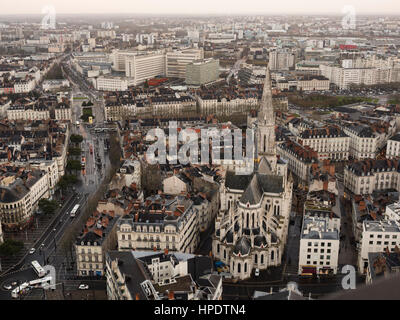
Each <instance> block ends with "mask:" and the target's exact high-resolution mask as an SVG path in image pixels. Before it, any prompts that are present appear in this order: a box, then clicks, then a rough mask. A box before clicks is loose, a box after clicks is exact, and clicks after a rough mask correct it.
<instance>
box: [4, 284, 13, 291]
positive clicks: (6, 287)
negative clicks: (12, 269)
mask: <svg viewBox="0 0 400 320" xmlns="http://www.w3.org/2000/svg"><path fill="white" fill-rule="evenodd" d="M3 288H4V289H6V290H11V289H12V286H11V285H10V284H5V285H4V286H3Z"/></svg>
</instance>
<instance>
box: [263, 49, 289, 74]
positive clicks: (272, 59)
mask: <svg viewBox="0 0 400 320" xmlns="http://www.w3.org/2000/svg"><path fill="white" fill-rule="evenodd" d="M294 63H295V57H294V53H292V52H289V51H281V50H274V51H271V52H270V53H269V66H270V70H289V69H290V68H292V67H293V66H294Z"/></svg>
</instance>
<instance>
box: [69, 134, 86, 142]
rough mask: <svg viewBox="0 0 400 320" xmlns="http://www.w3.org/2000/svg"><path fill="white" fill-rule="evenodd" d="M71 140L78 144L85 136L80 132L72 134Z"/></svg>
mask: <svg viewBox="0 0 400 320" xmlns="http://www.w3.org/2000/svg"><path fill="white" fill-rule="evenodd" d="M70 140H71V142H72V143H75V144H78V143H81V142H82V141H83V137H82V136H81V135H79V134H71V137H70Z"/></svg>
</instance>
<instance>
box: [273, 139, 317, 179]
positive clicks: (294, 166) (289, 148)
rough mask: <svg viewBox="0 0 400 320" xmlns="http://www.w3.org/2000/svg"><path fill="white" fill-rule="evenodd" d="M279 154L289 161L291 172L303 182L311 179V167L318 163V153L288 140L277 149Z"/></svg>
mask: <svg viewBox="0 0 400 320" xmlns="http://www.w3.org/2000/svg"><path fill="white" fill-rule="evenodd" d="M276 151H277V154H278V155H280V157H281V158H282V159H284V160H286V161H287V163H288V168H289V170H290V171H291V172H292V173H293V174H294V175H296V176H297V177H298V178H299V179H300V180H301V181H308V180H309V178H310V172H311V165H312V164H313V163H317V162H318V153H317V152H316V151H314V150H313V149H311V148H310V147H309V146H303V145H301V144H299V143H297V142H295V141H291V140H287V141H286V142H283V143H281V144H278V145H277V147H276Z"/></svg>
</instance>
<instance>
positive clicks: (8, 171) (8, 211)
mask: <svg viewBox="0 0 400 320" xmlns="http://www.w3.org/2000/svg"><path fill="white" fill-rule="evenodd" d="M15 169H16V170H15ZM0 174H1V177H0V179H1V180H0V214H1V221H2V224H3V226H4V227H5V228H7V229H10V230H15V229H20V228H24V227H26V226H27V225H28V224H29V223H30V222H31V220H32V216H33V213H34V212H35V210H36V209H37V207H38V203H39V200H40V199H42V198H48V197H49V196H50V192H49V182H48V175H47V172H45V171H39V170H33V171H27V170H24V169H23V168H11V167H4V166H3V167H2V168H1V171H0Z"/></svg>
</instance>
